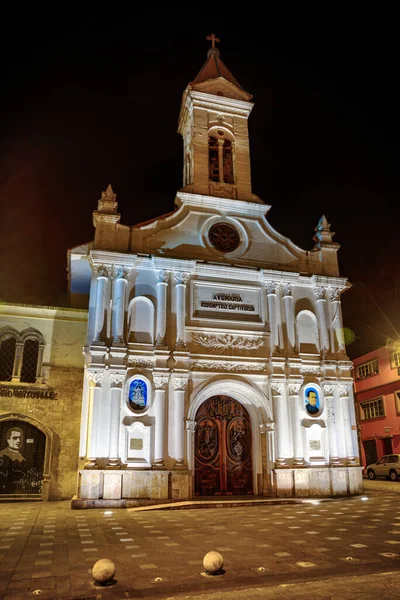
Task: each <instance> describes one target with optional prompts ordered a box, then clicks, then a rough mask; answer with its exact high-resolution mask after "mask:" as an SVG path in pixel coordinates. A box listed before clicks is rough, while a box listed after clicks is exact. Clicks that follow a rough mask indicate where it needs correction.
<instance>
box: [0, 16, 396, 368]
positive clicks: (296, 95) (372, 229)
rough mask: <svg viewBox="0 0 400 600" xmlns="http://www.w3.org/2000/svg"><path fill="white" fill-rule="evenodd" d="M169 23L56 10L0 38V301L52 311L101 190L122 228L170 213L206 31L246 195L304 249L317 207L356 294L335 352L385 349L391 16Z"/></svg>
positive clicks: (62, 296)
mask: <svg viewBox="0 0 400 600" xmlns="http://www.w3.org/2000/svg"><path fill="white" fill-rule="evenodd" d="M227 6H229V5H227ZM207 7H208V9H209V5H207ZM177 12H179V11H177ZM167 15H168V13H167V12H165V16H167ZM179 15H180V16H179V17H177V18H176V19H175V21H174V24H173V25H168V27H166V26H165V25H164V22H163V17H164V15H163V14H161V13H159V12H158V11H157V10H156V8H154V15H153V16H151V13H150V11H149V14H148V15H147V18H146V19H144V18H136V19H135V20H133V21H132V20H130V19H129V18H128V16H126V18H125V19H124V18H123V16H122V17H121V18H119V19H113V18H112V15H111V16H110V17H109V18H107V17H105V18H104V19H103V20H99V19H96V20H94V19H87V18H85V19H84V20H83V21H81V20H80V19H79V15H70V18H69V19H68V18H67V17H66V18H61V17H59V21H58V22H56V23H55V22H53V23H52V25H51V27H49V26H48V24H47V22H46V21H45V20H41V19H40V18H37V22H34V23H30V22H29V18H26V20H25V24H21V23H20V24H19V26H18V28H17V29H15V25H14V26H13V25H10V26H9V27H6V28H5V31H4V32H3V36H2V40H1V51H2V75H1V97H0V108H1V113H0V205H1V220H0V299H1V300H2V301H11V302H18V303H28V304H29V303H30V304H43V305H52V306H65V305H66V303H67V279H66V252H67V249H68V248H71V247H73V246H75V245H78V244H80V243H83V242H87V241H90V240H92V239H93V225H92V212H93V210H95V209H96V207H97V200H98V198H99V197H100V194H101V191H102V190H104V189H105V188H106V187H107V185H108V184H109V183H111V185H112V186H113V189H114V191H115V192H116V194H117V200H118V202H119V211H120V212H121V215H122V218H121V222H122V223H123V224H126V225H133V224H135V223H139V222H141V221H145V220H148V219H151V218H153V217H156V216H158V215H160V214H163V213H165V212H169V211H171V210H172V209H173V202H174V196H175V192H176V191H177V190H178V189H179V188H180V187H181V185H182V175H181V173H182V142H181V138H180V136H179V135H178V134H177V132H176V130H177V121H178V114H179V108H180V102H181V96H182V92H183V91H184V89H185V87H186V85H187V84H188V83H189V82H190V81H191V80H193V79H194V78H195V76H196V74H197V73H198V71H199V70H200V68H201V67H202V65H203V63H204V62H205V60H206V53H207V49H208V47H209V42H207V40H206V36H207V35H208V34H210V33H211V32H213V31H214V32H215V34H216V35H218V36H219V37H220V38H221V43H220V44H219V48H220V51H221V58H222V60H223V61H224V62H225V64H226V65H227V67H228V68H229V69H230V70H231V72H232V74H233V75H234V76H235V77H236V79H237V80H238V81H239V83H240V84H241V85H242V87H243V88H244V89H245V90H246V91H248V92H250V93H252V94H253V95H254V97H253V101H254V103H255V107H254V109H253V111H252V114H251V116H250V121H249V129H250V144H251V163H252V181H253V191H254V193H256V194H257V195H258V196H260V197H261V198H262V199H263V200H264V202H265V203H266V204H271V205H272V208H271V210H270V212H269V215H268V219H269V221H270V223H271V225H272V226H273V227H275V228H276V229H277V230H278V231H279V232H280V233H282V234H283V235H286V236H288V237H289V238H290V239H291V240H292V241H293V242H295V243H296V244H298V245H299V246H300V247H301V248H303V249H306V250H309V249H311V248H312V247H313V245H314V242H313V241H312V237H313V235H314V227H315V226H316V224H317V222H318V220H319V218H320V217H321V216H322V214H325V215H326V217H327V219H328V221H329V222H330V223H331V225H332V230H333V231H335V232H336V236H335V238H334V240H335V241H336V242H338V243H340V244H341V249H340V250H339V265H340V271H341V274H342V275H343V276H346V277H348V278H349V280H350V281H351V283H352V284H353V287H352V288H351V290H350V291H347V292H346V293H345V295H344V296H343V297H342V298H343V309H344V316H345V326H346V327H347V328H348V332H347V333H348V341H349V342H351V343H350V344H349V345H348V352H349V355H350V356H351V357H355V356H358V355H360V354H363V353H365V352H367V351H369V350H371V349H373V348H375V347H377V346H381V345H384V344H385V343H387V341H388V340H390V339H397V337H398V336H397V332H396V329H395V328H397V330H400V311H399V309H398V307H399V301H400V274H399V267H398V238H399V233H398V230H399V202H398V199H399V192H400V175H399V140H400V126H399V124H400V122H399V117H398V111H399V104H400V103H399V95H398V91H397V86H398V81H397V80H398V72H399V67H398V56H399V48H398V41H397V37H398V36H397V32H396V31H395V26H396V23H395V21H394V15H390V14H388V15H376V14H374V15H367V17H369V18H368V19H367V20H366V15H365V14H364V15H362V18H361V16H360V18H359V19H358V20H357V19H356V18H354V19H352V20H350V21H349V20H348V18H347V16H346V18H343V19H342V18H340V15H336V20H337V24H336V20H333V18H329V19H328V17H327V15H324V16H323V22H320V24H319V26H315V23H314V21H312V20H309V19H308V18H307V15H303V22H301V23H299V22H297V16H296V15H292V19H291V20H289V21H286V20H285V19H283V18H282V19H281V20H280V21H275V20H274V18H273V15H269V18H268V22H265V24H264V23H262V26H261V25H260V24H259V23H260V19H259V18H257V15H254V16H253V23H252V24H251V26H250V25H249V24H248V23H246V24H245V23H240V22H239V23H238V22H237V23H236V28H232V27H228V26H227V25H226V23H225V22H222V20H221V19H217V18H216V19H212V18H208V19H206V18H205V19H203V20H202V22H201V23H200V22H198V21H196V24H195V25H193V24H192V20H191V18H190V16H188V15H186V14H184V13H179ZM379 16H381V17H382V19H381V20H382V23H380V19H379ZM314 17H315V15H314ZM338 17H339V18H338ZM260 18H261V13H260ZM299 18H300V17H299ZM319 18H320V19H322V16H321V15H319ZM185 19H186V20H185ZM188 20H189V21H190V24H189V23H188ZM239 21H240V19H239ZM3 23H4V21H3ZM257 23H258V25H257ZM391 23H393V25H391ZM238 25H241V27H240V28H239V27H238Z"/></svg>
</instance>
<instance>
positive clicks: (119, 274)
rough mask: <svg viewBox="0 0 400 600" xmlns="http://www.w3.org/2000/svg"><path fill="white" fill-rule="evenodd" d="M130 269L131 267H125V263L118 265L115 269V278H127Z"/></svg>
mask: <svg viewBox="0 0 400 600" xmlns="http://www.w3.org/2000/svg"><path fill="white" fill-rule="evenodd" d="M129 271H130V269H129V267H124V266H123V265H116V266H115V270H114V273H115V278H116V279H125V280H126V279H127V278H128V275H129Z"/></svg>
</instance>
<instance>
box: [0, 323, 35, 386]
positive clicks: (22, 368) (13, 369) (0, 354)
mask: <svg viewBox="0 0 400 600" xmlns="http://www.w3.org/2000/svg"><path fill="white" fill-rule="evenodd" d="M43 350H44V339H43V337H42V335H41V334H40V333H39V332H38V331H36V330H33V329H28V330H25V331H23V332H22V333H18V332H17V331H14V330H8V331H6V332H4V331H3V334H2V335H1V333H0V381H12V382H15V383H18V382H21V383H37V382H38V381H39V382H41V379H40V372H41V368H42V360H43Z"/></svg>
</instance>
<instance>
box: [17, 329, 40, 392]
mask: <svg viewBox="0 0 400 600" xmlns="http://www.w3.org/2000/svg"><path fill="white" fill-rule="evenodd" d="M38 357H39V340H38V339H37V338H28V339H26V340H25V343H24V351H23V353H22V368H21V379H20V381H22V382H23V383H35V381H36V376H37V369H38Z"/></svg>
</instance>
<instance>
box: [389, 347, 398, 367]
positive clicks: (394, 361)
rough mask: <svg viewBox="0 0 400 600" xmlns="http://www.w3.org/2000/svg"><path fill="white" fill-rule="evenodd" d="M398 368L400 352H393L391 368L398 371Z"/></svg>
mask: <svg viewBox="0 0 400 600" xmlns="http://www.w3.org/2000/svg"><path fill="white" fill-rule="evenodd" d="M398 367H400V351H399V352H392V354H391V355H390V368H391V369H396V368H398Z"/></svg>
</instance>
